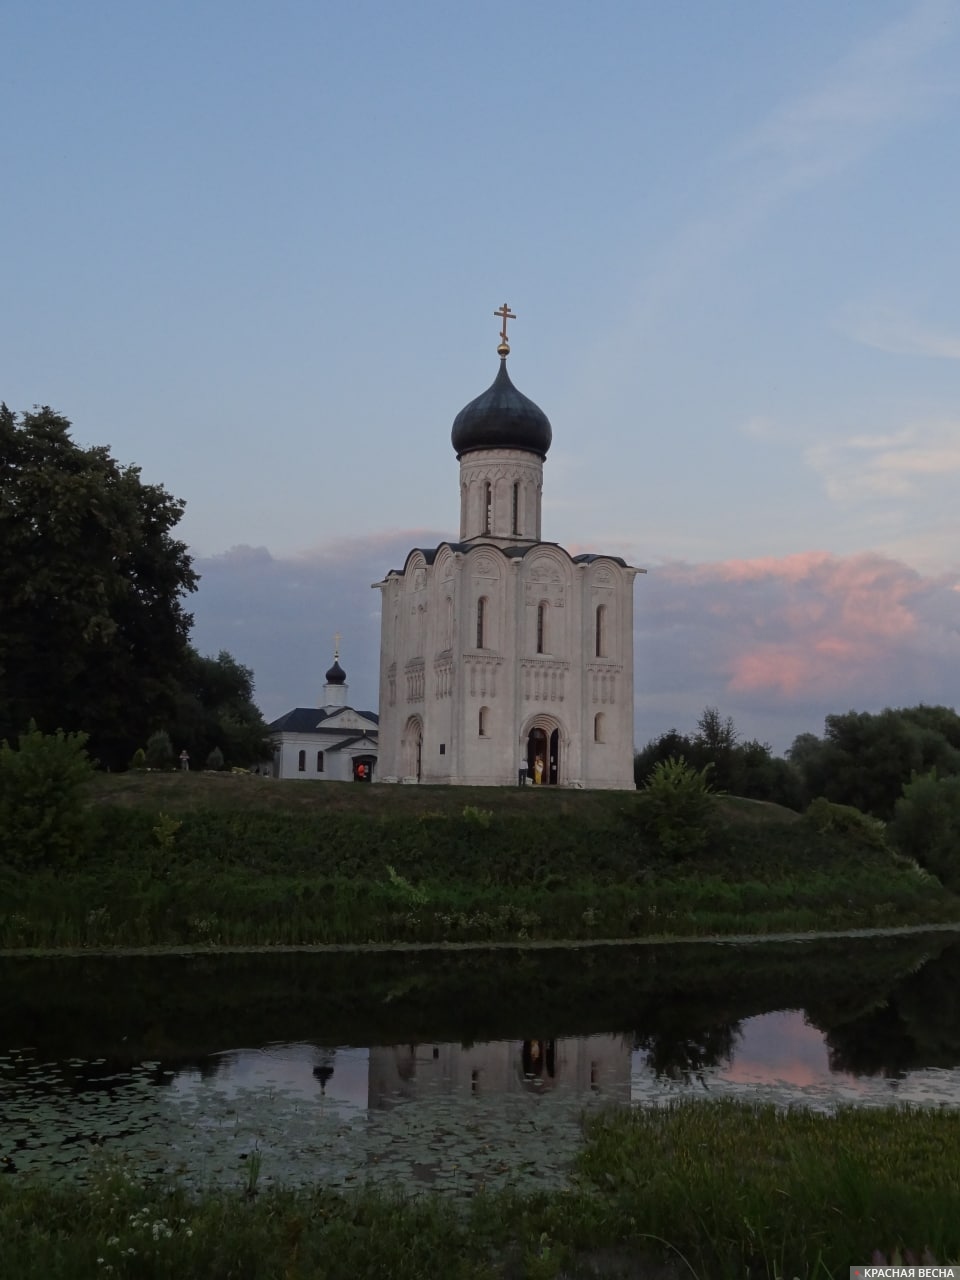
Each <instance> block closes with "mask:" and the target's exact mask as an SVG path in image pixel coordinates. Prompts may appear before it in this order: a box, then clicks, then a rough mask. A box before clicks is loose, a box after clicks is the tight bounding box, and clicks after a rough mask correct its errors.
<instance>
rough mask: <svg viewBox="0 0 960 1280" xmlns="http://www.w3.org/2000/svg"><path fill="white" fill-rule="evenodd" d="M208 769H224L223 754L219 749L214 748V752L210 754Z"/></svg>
mask: <svg viewBox="0 0 960 1280" xmlns="http://www.w3.org/2000/svg"><path fill="white" fill-rule="evenodd" d="M206 767H207V768H208V769H215V770H217V771H219V770H220V769H222V768H223V752H222V751H221V750H220V748H219V747H214V748H213V750H212V751H211V752H210V754H209V755H208V756H207V764H206Z"/></svg>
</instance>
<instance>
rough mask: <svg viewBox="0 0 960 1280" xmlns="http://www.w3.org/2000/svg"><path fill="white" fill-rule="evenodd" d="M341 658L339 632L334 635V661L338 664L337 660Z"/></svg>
mask: <svg viewBox="0 0 960 1280" xmlns="http://www.w3.org/2000/svg"><path fill="white" fill-rule="evenodd" d="M339 657H340V632H339V631H335V632H334V633H333V660H334V662H336V660H337V659H338V658H339Z"/></svg>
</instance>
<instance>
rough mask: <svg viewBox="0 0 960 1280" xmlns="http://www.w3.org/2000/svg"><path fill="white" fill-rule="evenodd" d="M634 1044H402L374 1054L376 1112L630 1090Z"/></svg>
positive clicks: (615, 1040) (602, 1038) (600, 1040)
mask: <svg viewBox="0 0 960 1280" xmlns="http://www.w3.org/2000/svg"><path fill="white" fill-rule="evenodd" d="M632 1049H633V1038H632V1037H631V1036H620V1035H598V1036H582V1037H576V1038H575V1037H572V1036H571V1037H565V1038H557V1039H550V1040H539V1039H533V1040H495V1041H491V1042H489V1043H487V1044H472V1045H459V1044H433V1045H431V1044H397V1045H385V1046H380V1047H376V1048H372V1049H371V1050H370V1060H369V1076H368V1083H369V1098H368V1105H369V1106H370V1107H371V1108H382V1107H388V1106H390V1105H391V1104H392V1103H393V1102H399V1101H408V1100H411V1099H419V1098H423V1097H426V1096H438V1095H444V1094H448V1095H458V1096H470V1095H474V1096H484V1095H489V1094H520V1093H527V1094H537V1093H543V1094H546V1093H563V1094H567V1095H579V1094H587V1093H590V1092H591V1091H593V1092H599V1093H607V1092H610V1091H613V1092H616V1091H618V1090H619V1089H621V1088H623V1089H629V1086H630V1067H631V1053H632Z"/></svg>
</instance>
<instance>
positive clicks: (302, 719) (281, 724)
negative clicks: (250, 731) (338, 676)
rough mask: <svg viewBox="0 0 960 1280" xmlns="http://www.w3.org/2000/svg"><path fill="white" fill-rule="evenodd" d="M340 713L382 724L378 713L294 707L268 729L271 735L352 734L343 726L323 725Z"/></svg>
mask: <svg viewBox="0 0 960 1280" xmlns="http://www.w3.org/2000/svg"><path fill="white" fill-rule="evenodd" d="M338 711H353V713H354V715H358V716H363V718H364V720H372V721H373V723H374V724H379V723H380V717H379V715H378V714H377V713H376V711H357V710H355V708H353V707H337V708H336V710H335V711H324V710H323V709H322V708H321V707H294V709H293V710H292V711H288V712H287V714H286V715H284V716H281V717H280V719H279V720H274V721H273V723H272V724H268V725H267V729H268V730H269V731H270V732H271V733H333V734H343V733H350V732H351V730H349V729H345V728H344V726H343V725H339V726H338V725H336V724H323V723H322V722H323V721H324V720H329V719H331V718H333V717H335V716H336V714H337V712H338ZM352 732H356V730H353V731H352Z"/></svg>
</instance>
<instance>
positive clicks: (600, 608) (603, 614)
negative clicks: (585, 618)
mask: <svg viewBox="0 0 960 1280" xmlns="http://www.w3.org/2000/svg"><path fill="white" fill-rule="evenodd" d="M606 656H607V606H606V605H605V604H598V605H597V657H598V658H605V657H606Z"/></svg>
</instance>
